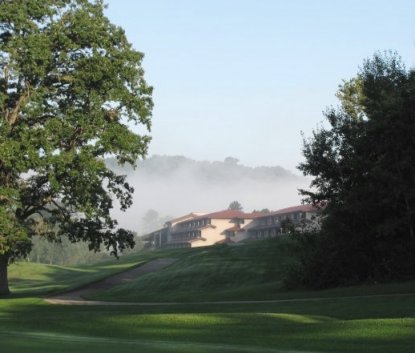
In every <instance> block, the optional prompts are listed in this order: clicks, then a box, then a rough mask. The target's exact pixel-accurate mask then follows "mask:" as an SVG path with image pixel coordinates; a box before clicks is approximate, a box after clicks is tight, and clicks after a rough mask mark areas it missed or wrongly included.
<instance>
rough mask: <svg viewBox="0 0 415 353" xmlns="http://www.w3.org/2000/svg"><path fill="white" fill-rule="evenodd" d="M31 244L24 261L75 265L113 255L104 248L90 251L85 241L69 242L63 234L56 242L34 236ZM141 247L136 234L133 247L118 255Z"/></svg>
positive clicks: (106, 258)
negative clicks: (98, 250)
mask: <svg viewBox="0 0 415 353" xmlns="http://www.w3.org/2000/svg"><path fill="white" fill-rule="evenodd" d="M32 244H33V246H32V250H31V252H30V253H29V254H28V255H27V256H26V261H29V262H38V263H44V264H49V265H60V266H76V265H85V264H92V263H96V262H100V261H104V260H110V259H113V256H111V255H110V254H109V253H108V252H106V251H105V250H104V249H102V251H100V252H94V251H90V250H89V247H88V244H87V243H85V242H78V243H71V242H70V240H69V239H68V238H67V237H65V236H63V237H61V238H60V239H59V241H58V242H51V241H48V240H47V239H45V238H43V237H39V236H34V237H33V238H32ZM142 248H143V244H142V241H141V239H140V238H139V237H137V236H136V237H135V246H134V248H133V249H128V250H126V251H125V252H124V253H120V254H119V255H120V256H122V255H125V254H129V253H132V252H135V251H139V250H141V249H142Z"/></svg>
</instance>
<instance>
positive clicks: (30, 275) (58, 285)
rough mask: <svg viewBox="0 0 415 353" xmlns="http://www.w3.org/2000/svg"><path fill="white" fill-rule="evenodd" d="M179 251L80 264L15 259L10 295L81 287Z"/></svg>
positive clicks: (54, 291) (37, 293) (127, 256)
mask: <svg viewBox="0 0 415 353" xmlns="http://www.w3.org/2000/svg"><path fill="white" fill-rule="evenodd" d="M177 251H178V250H169V251H154V252H139V253H136V254H131V255H126V256H122V257H120V258H119V259H116V258H114V259H111V260H107V261H103V262H99V263H96V264H93V265H83V266H77V267H65V266H55V265H45V264H38V263H30V262H16V263H14V264H12V265H11V266H10V267H9V285H10V290H11V291H12V295H11V296H12V297H16V296H22V295H33V294H36V295H45V294H51V293H57V292H62V291H67V290H70V289H74V288H78V287H82V286H84V285H85V284H88V283H91V282H94V281H98V280H100V279H103V278H105V277H108V276H110V275H112V274H115V273H118V272H122V271H125V270H127V269H129V268H132V267H136V266H139V265H140V264H143V263H144V262H146V261H149V260H152V259H156V258H163V257H174V256H177Z"/></svg>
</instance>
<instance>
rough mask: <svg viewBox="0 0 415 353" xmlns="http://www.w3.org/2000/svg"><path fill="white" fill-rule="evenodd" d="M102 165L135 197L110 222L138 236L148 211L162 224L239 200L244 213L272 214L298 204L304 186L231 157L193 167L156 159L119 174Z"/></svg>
mask: <svg viewBox="0 0 415 353" xmlns="http://www.w3.org/2000/svg"><path fill="white" fill-rule="evenodd" d="M107 164H108V166H109V167H110V168H111V169H114V170H115V171H116V172H117V173H119V174H126V175H127V179H128V181H129V183H130V184H131V185H132V186H133V187H134V189H135V191H136V192H135V194H136V195H137V199H134V203H133V205H132V207H131V208H130V209H129V210H128V211H127V212H125V213H117V214H115V216H116V217H117V219H118V220H119V222H120V224H121V225H123V226H125V227H128V228H129V229H134V230H135V231H137V233H138V234H142V233H145V232H146V231H148V226H147V225H145V224H143V217H144V216H145V215H146V213H147V212H148V211H149V210H150V209H152V210H154V211H156V212H157V213H158V216H159V218H161V219H166V218H167V216H170V217H177V216H182V215H184V214H187V213H189V212H192V211H194V212H212V211H218V210H224V209H226V208H227V207H228V205H229V203H230V201H232V200H238V202H239V203H240V204H242V205H243V207H244V211H245V212H251V211H253V210H254V209H256V210H262V209H264V208H267V209H270V210H276V209H279V208H284V207H288V206H293V205H298V204H300V202H301V197H300V196H299V194H298V189H299V188H304V187H306V186H307V185H308V184H309V180H308V179H307V178H305V177H303V176H300V175H295V174H293V173H292V172H290V171H288V170H286V169H284V168H282V167H279V166H274V167H272V166H269V167H265V166H262V167H261V166H259V167H248V166H245V165H243V164H241V163H240V162H239V161H238V159H237V158H233V157H227V158H226V159H225V160H224V161H196V160H192V159H190V158H187V157H184V156H159V155H155V156H152V157H151V158H148V159H146V160H143V161H139V162H138V164H137V168H136V169H135V170H133V169H132V168H128V167H127V168H121V167H119V166H117V164H116V163H115V161H114V160H112V159H108V160H107ZM159 224H160V223H159Z"/></svg>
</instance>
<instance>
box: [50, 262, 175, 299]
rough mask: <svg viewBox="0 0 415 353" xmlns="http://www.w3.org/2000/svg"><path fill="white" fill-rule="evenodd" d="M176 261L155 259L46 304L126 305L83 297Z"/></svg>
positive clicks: (57, 296) (61, 295) (59, 295)
mask: <svg viewBox="0 0 415 353" xmlns="http://www.w3.org/2000/svg"><path fill="white" fill-rule="evenodd" d="M175 261H176V259H157V260H153V261H150V262H147V263H146V264H144V265H142V266H139V267H136V268H133V269H132V270H127V271H124V272H121V273H118V274H116V275H113V276H110V277H107V278H105V279H104V280H102V281H98V282H94V283H91V284H88V285H86V286H85V287H82V288H79V289H76V290H73V291H70V292H66V293H62V294H58V295H54V296H52V297H49V298H46V299H45V300H46V302H48V303H51V304H71V305H122V304H127V303H114V302H101V301H91V300H85V299H84V298H83V296H84V295H86V294H89V293H92V292H96V291H101V290H106V289H109V288H112V287H114V286H116V285H119V284H123V283H128V282H131V281H132V280H134V279H135V278H137V277H139V276H142V275H144V274H146V273H150V272H154V271H158V270H161V269H163V268H164V267H167V266H169V265H171V264H172V263H173V262H175Z"/></svg>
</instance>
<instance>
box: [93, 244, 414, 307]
mask: <svg viewBox="0 0 415 353" xmlns="http://www.w3.org/2000/svg"><path fill="white" fill-rule="evenodd" d="M183 250H184V249H183ZM160 254H162V253H160ZM179 254H180V256H179V257H178V261H176V262H175V263H174V264H173V265H171V266H169V267H168V268H166V269H164V270H163V271H160V272H156V273H149V274H147V275H145V276H142V277H139V278H137V279H136V280H135V281H132V282H130V283H127V284H123V285H119V286H116V287H113V288H112V289H110V290H106V291H104V292H95V293H92V294H90V295H88V296H87V298H88V299H95V300H106V301H125V302H137V301H138V302H202V301H232V300H272V299H290V298H312V297H331V296H339V295H340V296H353V295H376V294H387V293H413V292H415V282H406V283H390V284H382V285H363V286H353V287H348V288H340V289H330V290H324V291H286V290H285V289H284V286H283V283H282V280H283V275H284V272H285V271H286V269H287V267H288V266H289V265H290V263H291V262H292V258H293V257H292V240H291V239H289V238H288V239H287V238H282V239H270V240H264V241H258V242H253V243H249V244H246V245H243V246H234V247H230V246H226V245H221V246H213V247H208V248H196V249H186V250H184V251H182V252H181V253H180V252H179Z"/></svg>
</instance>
